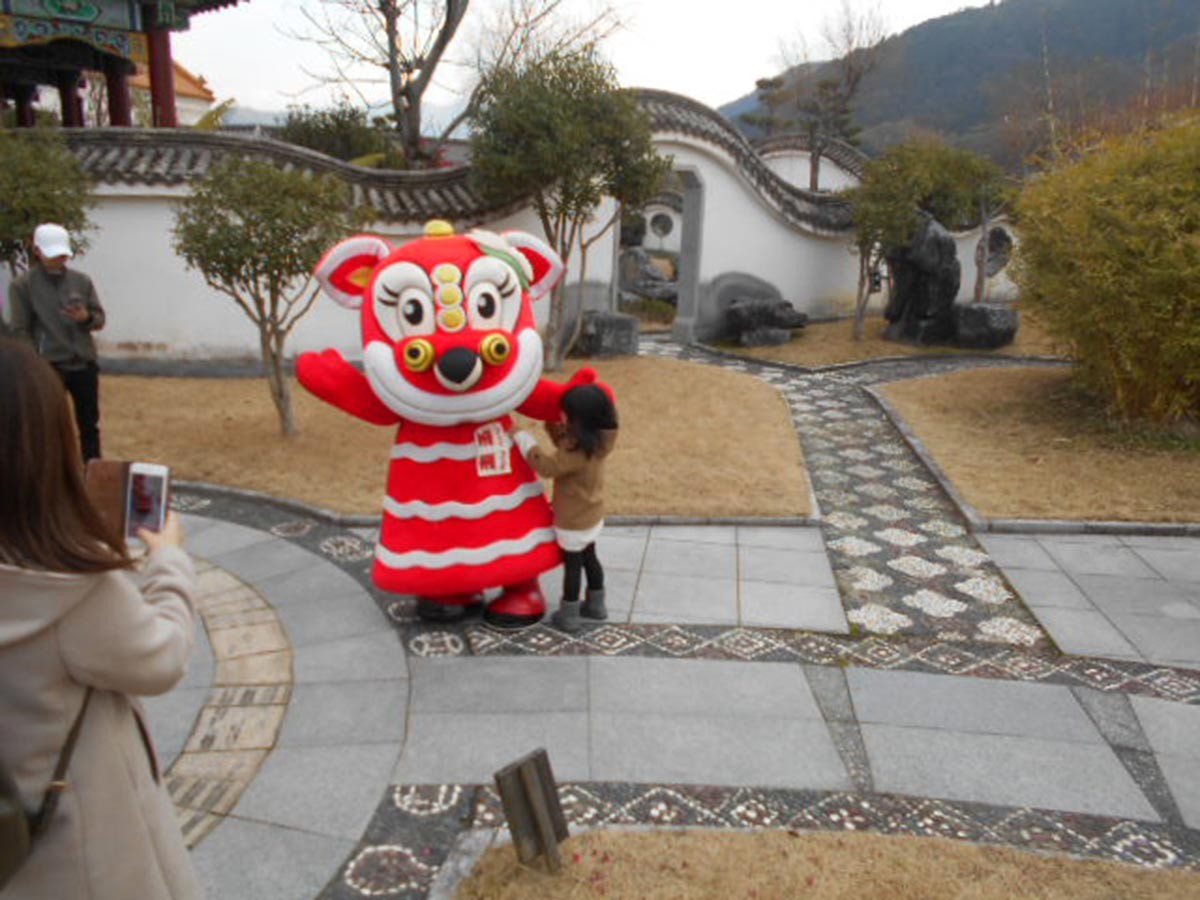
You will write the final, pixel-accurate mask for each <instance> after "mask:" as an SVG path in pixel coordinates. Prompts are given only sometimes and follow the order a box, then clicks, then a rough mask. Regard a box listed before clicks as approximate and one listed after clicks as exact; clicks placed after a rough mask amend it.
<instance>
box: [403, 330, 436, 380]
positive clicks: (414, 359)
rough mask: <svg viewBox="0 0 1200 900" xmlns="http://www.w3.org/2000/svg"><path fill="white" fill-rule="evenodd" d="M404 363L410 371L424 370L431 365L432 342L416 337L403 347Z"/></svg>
mask: <svg viewBox="0 0 1200 900" xmlns="http://www.w3.org/2000/svg"><path fill="white" fill-rule="evenodd" d="M404 365H405V367H406V368H407V369H408V370H409V371H410V372H424V371H426V370H427V369H429V368H430V367H431V366H432V365H433V344H431V343H429V341H425V340H421V339H420V338H418V339H417V340H415V341H410V342H409V344H408V346H407V347H405V348H404Z"/></svg>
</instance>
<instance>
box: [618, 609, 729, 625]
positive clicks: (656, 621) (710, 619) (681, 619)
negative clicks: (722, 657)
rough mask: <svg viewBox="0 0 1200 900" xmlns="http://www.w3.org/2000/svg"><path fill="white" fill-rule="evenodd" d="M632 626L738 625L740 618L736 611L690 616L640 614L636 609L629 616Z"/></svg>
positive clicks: (655, 613) (657, 613) (663, 613)
mask: <svg viewBox="0 0 1200 900" xmlns="http://www.w3.org/2000/svg"><path fill="white" fill-rule="evenodd" d="M629 622H630V624H632V625H737V624H738V618H737V614H736V613H735V612H734V611H732V610H731V611H730V612H728V613H721V614H719V615H712V616H705V615H695V616H693V615H688V614H686V613H665V612H653V611H650V612H640V611H638V610H637V609H634V610H633V612H631V613H630V614H629Z"/></svg>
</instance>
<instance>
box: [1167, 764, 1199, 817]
mask: <svg viewBox="0 0 1200 900" xmlns="http://www.w3.org/2000/svg"><path fill="white" fill-rule="evenodd" d="M1158 765H1159V767H1160V768H1161V770H1162V773H1163V777H1164V778H1166V780H1167V786H1168V787H1169V788H1170V789H1171V796H1172V797H1173V798H1174V800H1175V805H1176V806H1177V807H1178V809H1179V813H1180V815H1181V816H1183V821H1184V823H1185V824H1186V825H1187V826H1188V827H1189V828H1200V759H1197V758H1196V757H1194V756H1169V755H1168V756H1160V757H1158Z"/></svg>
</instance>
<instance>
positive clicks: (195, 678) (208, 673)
mask: <svg viewBox="0 0 1200 900" xmlns="http://www.w3.org/2000/svg"><path fill="white" fill-rule="evenodd" d="M216 669H217V663H216V660H215V659H213V652H212V644H211V643H210V642H209V640H208V631H207V630H206V629H205V627H204V621H203V620H202V619H201V618H200V617H199V616H197V617H196V641H195V643H194V644H193V645H192V658H191V659H190V660H188V670H187V672H186V673H185V674H184V676H183V680H182V681H180V682H179V684H177V685H175V689H176V690H178V689H179V688H192V687H207V686H208V685H210V684H212V680H213V675H214V674H215V672H216Z"/></svg>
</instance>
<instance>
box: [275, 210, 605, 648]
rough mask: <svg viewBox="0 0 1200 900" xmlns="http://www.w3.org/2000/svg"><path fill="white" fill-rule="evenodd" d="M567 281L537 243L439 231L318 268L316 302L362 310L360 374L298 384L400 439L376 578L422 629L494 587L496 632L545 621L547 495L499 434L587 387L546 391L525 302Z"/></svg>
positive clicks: (314, 357) (550, 411)
mask: <svg viewBox="0 0 1200 900" xmlns="http://www.w3.org/2000/svg"><path fill="white" fill-rule="evenodd" d="M562 272H563V264H562V261H561V260H560V259H559V258H558V256H557V255H556V254H555V253H554V251H553V250H551V249H550V248H549V247H548V246H547V245H546V244H545V243H544V242H542V241H540V240H538V239H537V238H535V237H533V236H532V235H529V234H523V233H521V232H508V233H506V234H504V235H497V234H492V233H489V232H481V231H476V232H470V233H469V234H466V235H456V234H455V233H454V230H453V228H452V227H451V226H450V225H449V224H448V223H446V222H440V221H435V222H430V223H429V224H428V225H426V227H425V236H424V237H422V238H419V239H417V240H414V241H411V242H409V243H407V244H404V245H402V246H400V247H397V248H394V249H393V248H392V247H391V246H390V245H389V244H388V243H387V242H386V241H384V240H383V239H382V238H379V237H373V236H370V235H359V236H356V237H352V238H349V239H347V240H345V241H342V242H341V243H340V244H338V245H337V246H336V247H334V248H333V249H332V250H330V251H329V252H328V253H326V254H325V257H324V258H323V259H322V260H321V261H320V262H319V263H318V264H317V268H316V272H315V274H316V277H317V280H318V281H319V282H320V284H321V287H322V288H323V289H324V291H325V293H327V294H329V295H330V296H331V297H332V298H333V299H334V300H336V301H337V302H338V303H340V304H342V305H343V306H347V307H350V308H352V309H360V310H361V320H362V342H363V372H359V371H358V369H356V368H355V367H353V366H352V365H350V364H349V363H348V362H346V360H345V359H343V358H342V356H341V354H340V353H338V352H337V351H336V350H325V351H322V352H321V353H304V354H301V356H300V358H299V360H298V361H297V367H296V368H297V375H298V377H299V379H300V383H301V384H303V385H304V387H305V388H307V389H308V390H309V391H311V392H312V393H313V394H315V395H316V396H317V397H320V398H321V399H322V400H324V401H326V402H327V403H330V404H332V405H334V406H336V407H338V408H339V409H341V410H344V411H345V412H347V413H349V414H350V415H352V416H357V417H358V418H360V419H363V420H365V421H367V422H372V423H374V424H376V425H395V426H398V428H397V431H396V443H395V444H394V446H393V447H392V452H391V463H390V466H389V469H388V479H387V495H386V497H384V500H383V513H384V515H383V528H382V530H381V532H380V536H379V543H378V545H377V546H376V549H375V565H374V569H373V571H372V579H373V580H374V582H375V584H377V585H378V586H379V587H380V588H382V589H384V590H386V591H390V592H395V593H405V594H415V595H417V597H418V605H417V609H418V613H419V614H420V615H421V616H422V617H423V618H430V619H451V618H457V617H458V616H459V615H461V614H462V612H463V611H464V610H465V608H466V607H467V606H469V605H471V604H474V603H477V602H479V601H480V600H481V595H480V592H481V591H482V590H483V589H485V588H492V587H500V588H502V589H503V590H502V592H501V594H500V596H499V597H498V598H496V599H495V600H493V601H492V603H491V604H489V606H488V607H487V609H485V610H484V619H485V621H487V622H489V623H490V624H492V625H496V626H500V627H509V628H514V627H523V626H526V625H531V624H533V623H534V622H537V621H538V620H540V619H541V617H542V614H543V613H544V612H545V608H546V604H545V600H544V599H543V597H542V593H541V590H540V589H539V587H538V583H537V576H538V575H539V574H540V573H542V572H545V571H547V570H548V569H552V568H553V567H554V566H556V565H558V564H559V563H560V562H561V560H562V556H561V552H560V550H559V547H558V545H557V544H556V542H555V537H554V529H553V516H552V513H551V509H550V505H549V503H548V502H547V499H546V495H545V491H544V489H543V487H542V483H541V482H540V481H539V480H538V477H537V475H536V474H534V472H533V470H532V469H531V468H530V467H529V464H528V463H527V462H526V461H525V458H524V457H523V456H522V455H521V454H520V452H518V451H516V449H515V448H514V447H513V446H512V443H511V441H510V440H509V438H508V433H507V432H508V429H509V427H510V426H511V419H510V418H509V413H511V412H513V411H514V410H519V411H520V412H522V413H524V414H525V415H528V416H531V417H533V418H536V419H542V420H544V421H546V420H557V419H559V418H560V417H561V414H562V410H561V399H562V395H563V393H565V391H566V390H567V388H568V387H571V386H573V385H575V384H579V383H581V382H586V381H591V380H592V379H594V378H595V373H594V372H593V371H592V370H590V369H585V370H582V371H580V372H579V373H578V374H576V375H575V377H574V378H572V379H571V381H570V382H569V383H567V384H557V383H554V382H551V381H546V380H544V379H542V377H541V375H542V362H543V351H542V341H541V338H540V337H539V335H538V333H537V329H536V327H535V324H534V314H533V301H534V300H536V299H538V298H539V297H543V296H545V295H546V294H548V293H549V292H550V290H551V288H553V287H554V285H555V284H556V283H557V282H558V279H559V278H560V277H561V276H562ZM364 373H365V374H364Z"/></svg>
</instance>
